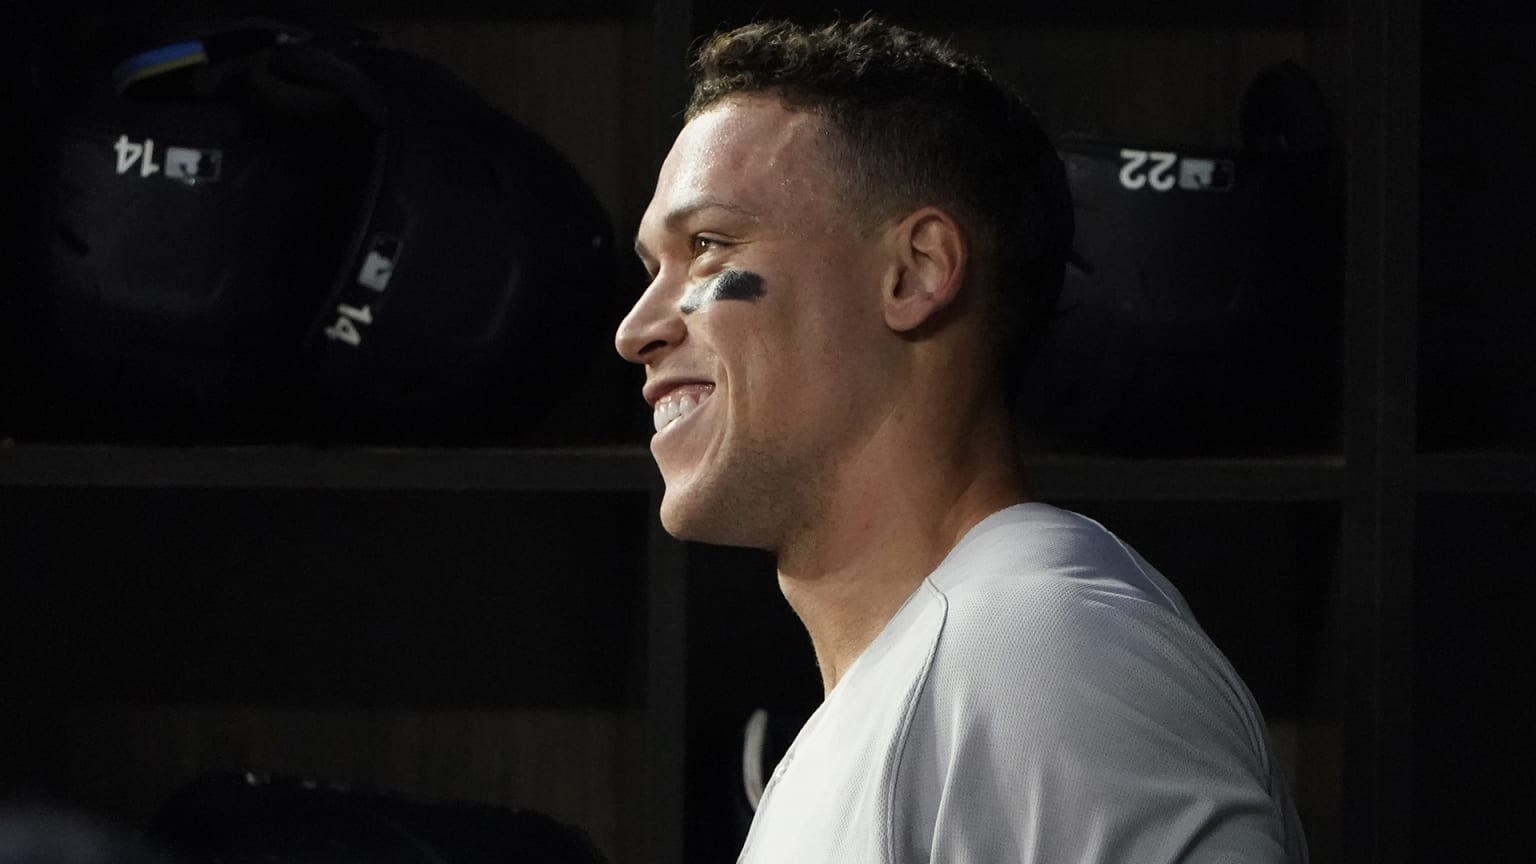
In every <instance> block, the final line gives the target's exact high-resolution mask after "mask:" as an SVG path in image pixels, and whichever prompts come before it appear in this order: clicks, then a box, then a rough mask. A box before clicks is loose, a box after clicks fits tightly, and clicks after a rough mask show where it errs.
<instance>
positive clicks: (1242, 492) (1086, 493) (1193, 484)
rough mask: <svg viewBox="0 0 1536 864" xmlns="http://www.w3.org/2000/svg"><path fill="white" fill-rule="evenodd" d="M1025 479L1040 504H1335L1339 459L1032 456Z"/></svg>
mask: <svg viewBox="0 0 1536 864" xmlns="http://www.w3.org/2000/svg"><path fill="white" fill-rule="evenodd" d="M1024 470H1025V476H1026V477H1028V478H1029V483H1030V486H1031V488H1032V490H1033V491H1034V492H1035V494H1037V495H1039V496H1040V497H1042V498H1046V499H1053V498H1068V499H1076V500H1095V501H1335V500H1339V499H1340V498H1342V497H1343V494H1344V458H1343V457H1342V456H1337V455H1327V456H1306V457H1291V458H1264V459H1239V458H1223V459H1099V458H1081V457H1072V456H1037V457H1033V458H1030V459H1027V460H1026V462H1025V468H1024Z"/></svg>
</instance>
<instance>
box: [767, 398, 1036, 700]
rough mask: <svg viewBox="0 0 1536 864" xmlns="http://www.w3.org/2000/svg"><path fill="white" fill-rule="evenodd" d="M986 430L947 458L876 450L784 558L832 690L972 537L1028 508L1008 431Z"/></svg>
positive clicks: (783, 580) (785, 573)
mask: <svg viewBox="0 0 1536 864" xmlns="http://www.w3.org/2000/svg"><path fill="white" fill-rule="evenodd" d="M986 425H988V426H994V427H995V428H991V429H973V433H972V434H971V435H967V436H960V437H957V438H955V439H953V444H952V445H951V446H950V447H948V448H947V449H946V448H939V450H938V451H934V450H932V449H931V445H930V449H929V450H927V451H923V450H917V451H914V450H913V449H911V448H905V449H904V448H889V447H872V448H869V449H868V450H867V451H865V452H864V453H861V454H860V455H859V457H858V458H857V459H856V460H854V462H853V463H851V464H848V465H846V466H844V468H843V472H842V476H840V477H839V478H838V479H839V482H838V483H836V484H834V485H835V488H836V490H837V494H836V495H835V496H834V497H832V498H831V499H829V500H827V501H826V502H824V503H825V506H824V507H823V508H821V509H822V512H820V513H818V514H817V518H816V519H814V520H813V521H812V522H811V524H810V525H808V526H807V527H806V529H805V530H804V531H803V532H802V533H801V534H800V536H798V537H797V538H795V542H793V543H791V544H789V545H787V546H786V547H785V548H783V549H780V550H779V559H778V570H779V587H780V588H781V589H782V590H783V592H784V596H785V598H786V599H787V600H788V601H789V603H790V605H791V606H792V607H793V608H794V610H795V612H796V614H797V615H799V616H800V620H801V622H802V623H803V624H804V625H805V628H806V630H807V631H808V632H809V633H810V636H811V642H812V644H813V645H814V646H815V649H816V659H817V663H818V665H819V666H820V667H821V675H822V684H823V687H824V689H825V692H827V693H831V692H832V688H833V687H835V686H837V683H838V681H840V680H841V679H842V677H843V675H844V673H846V672H847V670H848V668H849V667H850V666H851V665H852V664H853V662H854V661H855V660H857V659H858V658H859V656H860V655H861V654H863V653H864V650H865V649H866V648H868V647H869V645H870V643H871V642H873V641H874V639H875V637H876V636H878V635H879V634H880V631H881V630H882V629H884V627H885V625H886V624H887V623H888V622H889V621H890V620H891V618H892V617H893V616H894V615H895V614H896V612H897V611H898V610H899V609H900V608H901V606H902V604H903V603H905V602H906V600H907V598H908V597H910V596H911V595H912V593H913V592H914V591H916V590H917V588H918V586H919V585H921V584H922V581H923V580H924V579H925V578H927V577H928V575H929V574H930V573H932V572H933V570H934V568H936V567H937V566H938V565H939V563H940V562H941V561H943V560H944V557H945V556H946V555H948V554H949V551H950V550H951V549H953V548H954V547H955V544H957V543H958V542H959V541H960V539H961V538H962V537H964V536H965V534H966V533H967V532H968V531H970V530H971V529H972V528H974V527H975V526H976V524H977V523H978V522H980V521H981V520H983V519H985V518H986V517H987V516H989V515H991V514H992V513H995V512H997V511H998V510H1001V509H1003V508H1004V507H1008V506H1010V505H1012V504H1016V503H1019V502H1021V501H1025V500H1027V495H1026V493H1025V491H1024V486H1023V482H1022V479H1021V477H1020V474H1019V469H1018V464H1017V460H1016V458H1015V457H1014V455H1013V449H1012V440H1011V436H1009V435H1008V434H1007V431H1006V424H1003V423H999V424H986ZM914 452H916V453H918V454H920V455H917V456H913V455H912V454H913V453H914ZM892 456H893V457H894V458H892Z"/></svg>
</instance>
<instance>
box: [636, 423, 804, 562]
mask: <svg viewBox="0 0 1536 864" xmlns="http://www.w3.org/2000/svg"><path fill="white" fill-rule="evenodd" d="M795 463H796V460H793V459H791V458H788V456H787V454H786V453H784V451H783V450H782V449H780V448H774V447H768V446H761V445H760V446H755V447H751V448H744V449H743V450H741V451H740V452H738V453H737V454H735V456H734V457H733V458H731V459H730V460H728V462H726V464H724V465H722V466H721V469H720V470H718V471H714V472H710V473H709V474H707V475H705V476H702V477H696V478H694V479H693V480H692V481H691V482H689V483H688V484H687V485H686V486H685V487H682V488H674V487H673V486H672V485H671V484H668V487H667V491H666V494H665V495H664V496H663V498H662V504H661V524H662V527H663V528H665V529H666V530H667V533H669V534H671V535H672V536H673V537H676V538H677V539H679V540H686V541H690V542H696V543H710V544H713V545H718V546H739V547H744V548H749V549H763V550H767V551H769V552H776V551H778V549H779V548H780V547H781V546H782V545H783V543H784V542H785V540H786V535H787V534H788V533H789V532H790V531H791V530H793V528H794V526H796V525H798V524H801V523H802V522H803V521H804V519H805V513H806V510H807V508H808V507H809V506H810V502H811V501H813V500H814V497H815V490H816V488H817V486H818V484H816V483H815V482H814V479H813V477H812V476H811V471H810V469H809V468H808V467H807V466H805V465H802V464H795Z"/></svg>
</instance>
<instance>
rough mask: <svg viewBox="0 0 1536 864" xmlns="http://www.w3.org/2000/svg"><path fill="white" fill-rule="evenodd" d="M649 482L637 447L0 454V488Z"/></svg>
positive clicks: (500, 486) (506, 486) (42, 449)
mask: <svg viewBox="0 0 1536 864" xmlns="http://www.w3.org/2000/svg"><path fill="white" fill-rule="evenodd" d="M658 480H659V477H658V475H657V473H656V468H655V465H654V463H652V461H651V456H650V454H649V453H648V452H646V451H645V450H644V449H643V448H640V447H583V448H569V449H517V450H512V449H507V450H501V449H404V448H402V449H382V448H381V449H325V448H318V447H267V446H257V447H184V448H182V447H127V446H116V445H65V444H27V445H17V446H11V447H4V448H0V487H50V488H58V487H98V488H189V489H197V488H204V489H240V488H244V489H376V490H420V491H444V492H448V491H464V490H482V491H485V490H499V491H511V490H523V491H533V490H539V491H564V492H601V491H620V492H645V491H648V490H650V489H651V488H652V487H653V486H655V484H656V483H657V482H658Z"/></svg>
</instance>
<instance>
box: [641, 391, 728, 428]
mask: <svg viewBox="0 0 1536 864" xmlns="http://www.w3.org/2000/svg"><path fill="white" fill-rule="evenodd" d="M714 392H715V385H713V384H684V385H683V386H681V387H678V388H677V389H676V390H673V391H672V392H670V393H668V394H667V395H665V396H663V397H661V398H660V399H658V400H657V401H656V408H655V411H654V412H653V413H652V414H651V420H652V422H653V423H655V425H656V431H657V432H660V431H661V430H663V429H665V428H667V427H668V426H670V425H672V424H673V423H676V422H677V421H678V420H681V419H682V418H684V417H686V416H688V415H689V414H690V413H691V412H692V411H693V410H694V409H695V408H697V407H699V406H700V405H703V404H704V402H705V400H707V399H708V398H709V397H710V394H712V393H714Z"/></svg>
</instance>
